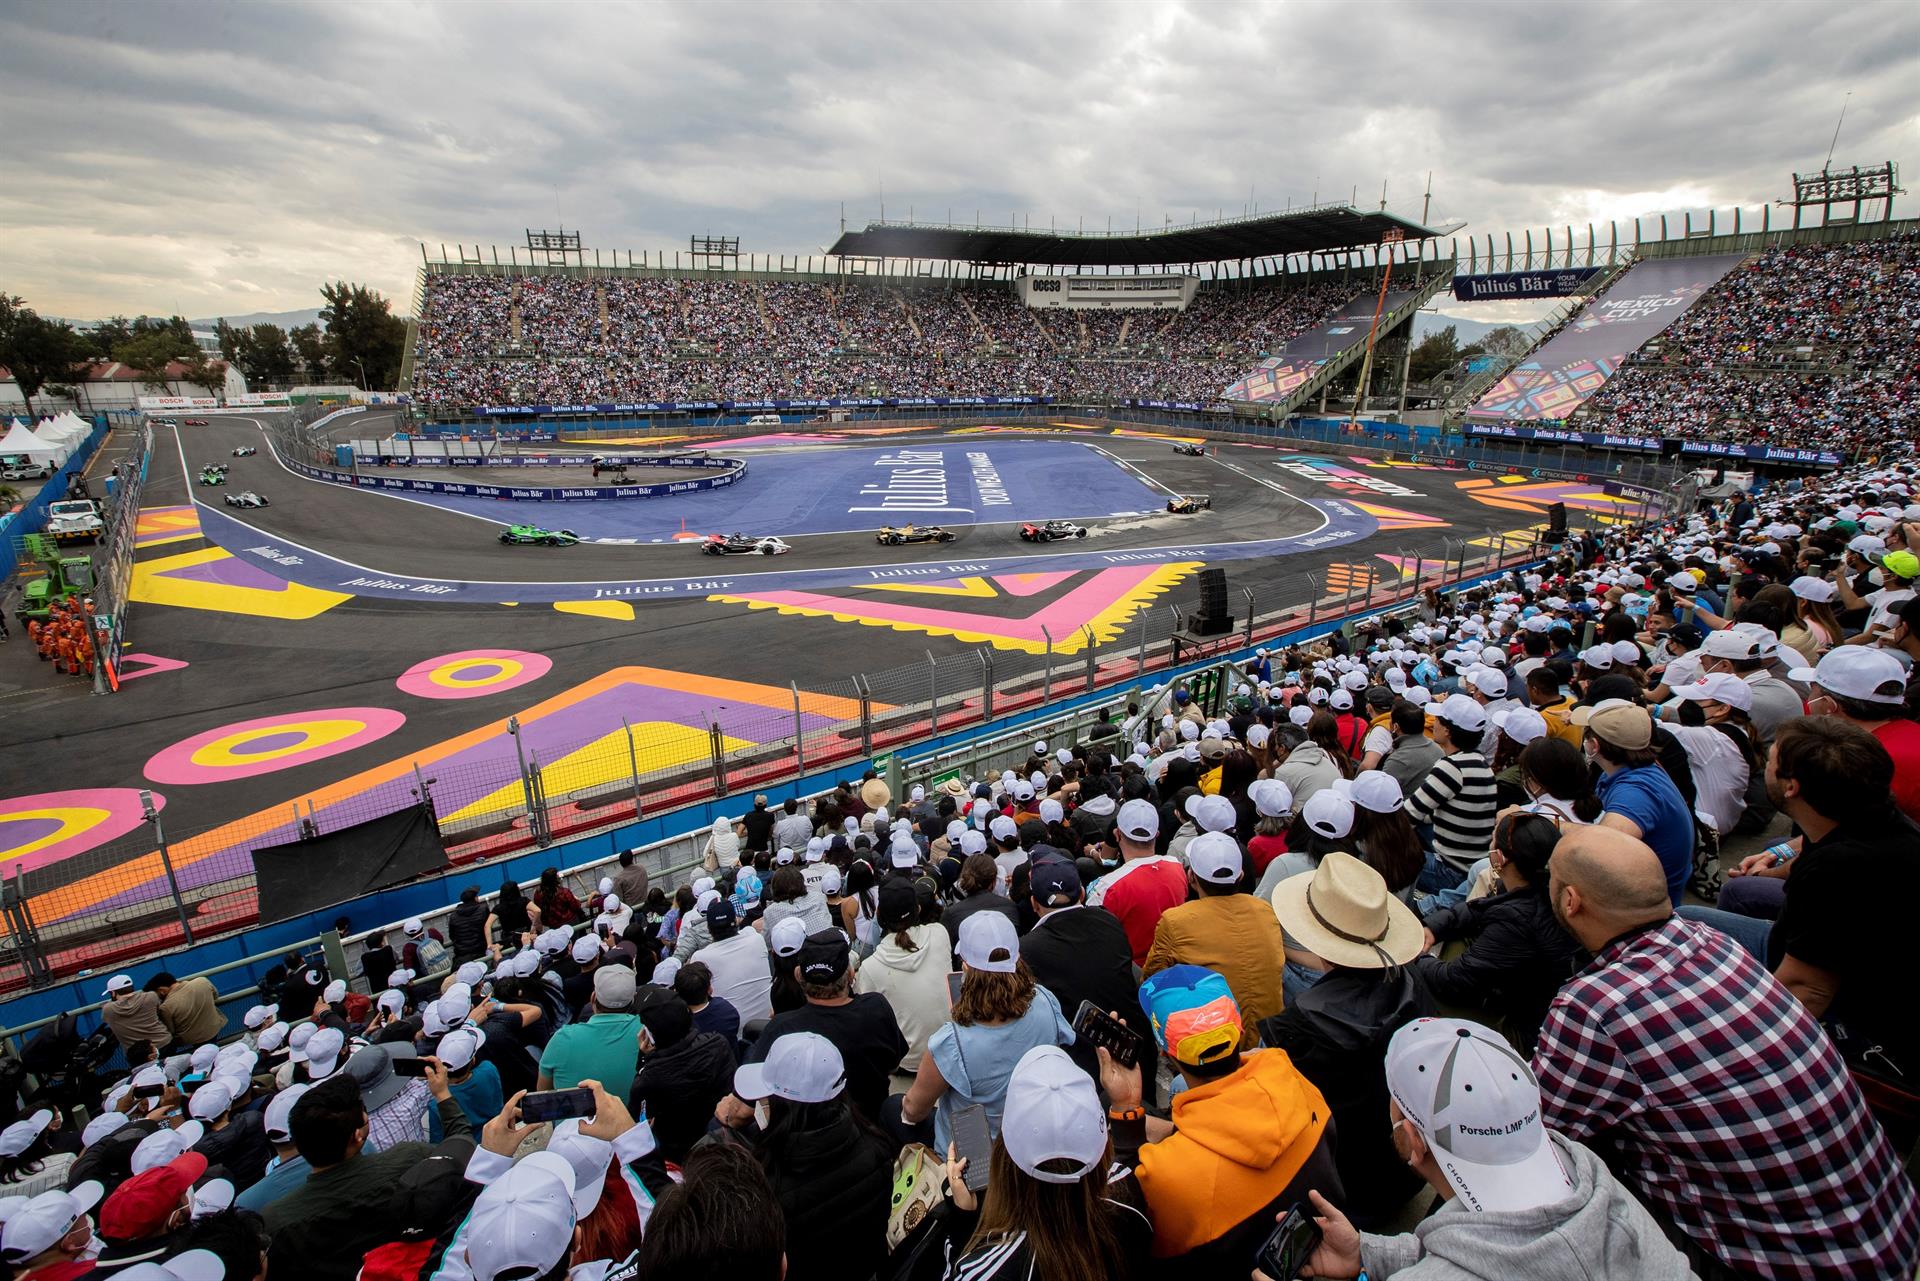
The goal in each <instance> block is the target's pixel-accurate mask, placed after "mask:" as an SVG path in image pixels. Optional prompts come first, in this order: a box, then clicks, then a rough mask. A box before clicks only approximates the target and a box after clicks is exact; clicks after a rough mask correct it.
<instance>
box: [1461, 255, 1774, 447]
mask: <svg viewBox="0 0 1920 1281" xmlns="http://www.w3.org/2000/svg"><path fill="white" fill-rule="evenodd" d="M1742 257H1743V255H1741V254H1712V255H1707V256H1704V257H1699V258H1654V259H1651V260H1649V261H1647V262H1642V263H1636V264H1635V265H1634V266H1632V267H1630V268H1628V269H1627V274H1626V275H1624V276H1622V277H1620V279H1619V280H1618V281H1616V282H1615V283H1614V286H1613V288H1611V289H1609V290H1608V291H1607V292H1606V294H1605V296H1603V297H1601V298H1599V299H1597V300H1596V301H1594V302H1592V303H1589V304H1588V305H1587V308H1586V310H1584V311H1582V312H1581V313H1580V316H1579V318H1578V319H1577V320H1575V321H1573V322H1572V323H1571V324H1569V325H1568V326H1567V327H1566V328H1565V329H1562V330H1561V331H1560V332H1559V333H1558V334H1556V335H1554V337H1553V339H1552V341H1550V342H1549V343H1547V345H1546V346H1544V347H1542V348H1541V349H1540V350H1539V351H1536V352H1535V353H1533V355H1531V356H1529V357H1528V358H1527V359H1526V360H1523V361H1521V362H1520V364H1519V365H1518V366H1517V367H1515V369H1514V371H1513V372H1512V373H1510V374H1508V375H1507V376H1506V377H1505V378H1502V379H1501V380H1500V381H1499V382H1497V383H1495V384H1494V385H1493V386H1492V388H1490V389H1489V390H1488V391H1487V394H1486V395H1484V396H1482V397H1481V398H1480V401H1479V403H1478V404H1476V405H1474V407H1473V408H1472V409H1470V410H1468V411H1467V414H1468V417H1470V418H1482V419H1485V418H1502V419H1507V420H1509V421H1518V422H1535V421H1539V420H1541V419H1548V420H1559V419H1564V418H1566V417H1567V416H1568V415H1570V414H1572V413H1573V411H1574V410H1576V409H1578V408H1579V407H1580V405H1581V403H1582V402H1584V401H1585V400H1586V399H1587V397H1589V396H1591V395H1593V393H1594V392H1596V391H1599V390H1600V386H1601V384H1603V383H1605V382H1606V381H1607V379H1609V378H1611V377H1613V375H1614V372H1615V371H1616V370H1618V369H1619V368H1620V363H1621V362H1622V361H1623V360H1625V359H1626V358H1627V356H1628V355H1630V354H1631V353H1633V352H1634V351H1636V350H1638V349H1639V348H1640V347H1641V346H1642V345H1643V344H1645V343H1646V341H1647V340H1648V339H1650V338H1652V337H1653V336H1654V335H1656V334H1658V333H1659V332H1660V331H1661V330H1663V329H1665V328H1666V327H1667V326H1668V325H1670V324H1672V323H1673V322H1674V321H1675V320H1678V319H1679V318H1680V316H1681V314H1682V313H1684V312H1685V311H1686V310H1687V308H1689V307H1691V306H1693V304H1694V303H1695V302H1696V301H1698V299H1699V298H1700V295H1701V294H1704V293H1706V292H1707V290H1709V289H1711V288H1713V286H1714V285H1715V284H1716V283H1718V282H1719V280H1720V278H1721V277H1722V276H1724V275H1726V274H1727V273H1728V272H1729V271H1732V270H1733V268H1734V267H1735V266H1736V265H1737V264H1738V263H1739V262H1740V260H1741V258H1742Z"/></svg>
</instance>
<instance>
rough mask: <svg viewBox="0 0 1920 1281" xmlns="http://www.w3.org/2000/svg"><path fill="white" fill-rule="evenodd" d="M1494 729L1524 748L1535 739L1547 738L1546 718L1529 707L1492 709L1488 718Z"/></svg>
mask: <svg viewBox="0 0 1920 1281" xmlns="http://www.w3.org/2000/svg"><path fill="white" fill-rule="evenodd" d="M1489 719H1490V720H1492V721H1493V724H1494V728H1496V729H1498V730H1499V731H1500V732H1501V733H1502V734H1505V735H1506V736H1507V737H1508V738H1510V739H1512V740H1513V741H1514V742H1516V743H1518V744H1520V746H1522V747H1525V746H1526V745H1527V744H1528V743H1531V742H1532V741H1533V740H1534V739H1536V738H1545V737H1546V736H1547V718H1546V717H1544V716H1542V715H1541V714H1540V713H1539V712H1536V711H1534V710H1533V709H1532V708H1531V707H1520V706H1517V705H1515V706H1508V707H1500V708H1496V709H1494V713H1493V715H1492V716H1491V717H1490V718H1489Z"/></svg>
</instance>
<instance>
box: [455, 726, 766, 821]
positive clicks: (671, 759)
mask: <svg viewBox="0 0 1920 1281" xmlns="http://www.w3.org/2000/svg"><path fill="white" fill-rule="evenodd" d="M720 741H721V744H722V746H724V747H725V749H726V750H727V751H729V752H734V751H741V750H744V749H746V748H749V747H752V746H753V744H752V743H750V742H748V741H747V740H745V739H738V738H732V737H729V736H726V735H722V736H721V740H720ZM633 742H634V759H635V761H636V762H637V763H638V764H639V767H640V772H641V773H642V774H647V773H650V772H652V771H654V770H664V769H675V768H677V767H679V766H681V765H685V764H687V763H689V762H691V761H704V760H708V759H710V758H711V755H712V751H713V740H712V739H711V738H710V737H709V736H708V733H707V731H705V730H700V729H695V728H694V727H692V726H691V725H681V724H679V723H677V722H674V721H642V722H640V723H639V724H637V725H635V726H634V727H633ZM629 777H630V774H629V764H628V760H627V732H626V731H625V730H624V729H621V730H615V731H614V732H612V733H611V734H607V735H604V736H602V737H600V738H597V739H595V740H594V741H593V742H591V743H588V744H587V745H586V746H585V747H582V748H579V749H578V750H576V751H572V752H569V753H567V754H566V755H565V756H562V757H561V758H560V759H559V760H557V761H554V762H553V763H552V764H550V765H543V766H541V767H540V781H541V783H542V785H543V786H544V787H545V788H546V793H547V797H548V799H549V800H551V801H553V802H555V803H559V802H562V801H563V799H564V798H565V797H567V796H568V795H570V794H571V793H574V792H590V791H597V790H599V789H602V788H605V787H607V786H610V785H612V784H615V783H620V782H624V781H626V780H627V779H628V778H629ZM526 799H527V798H526V793H525V791H524V790H523V789H522V788H521V786H520V784H519V783H517V782H515V783H509V784H507V785H506V786H505V787H501V788H499V789H497V790H495V791H493V792H490V793H488V794H487V795H486V796H483V797H481V798H480V799H479V800H477V801H474V802H473V803H472V804H470V805H465V806H462V807H461V808H460V809H459V810H456V811H455V812H454V813H452V814H449V815H446V816H445V817H444V818H442V819H441V822H443V823H454V822H462V821H465V820H468V819H475V818H484V817H487V816H489V815H493V814H502V813H506V812H507V811H509V810H515V809H518V808H520V807H521V806H522V805H524V804H526Z"/></svg>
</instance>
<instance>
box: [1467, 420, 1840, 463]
mask: <svg viewBox="0 0 1920 1281" xmlns="http://www.w3.org/2000/svg"><path fill="white" fill-rule="evenodd" d="M1464 430H1465V431H1466V433H1467V435H1469V436H1480V437H1492V438H1494V439H1498V440H1530V441H1534V442H1536V443H1540V444H1567V445H1584V446H1586V447H1588V448H1590V449H1641V450H1646V451H1648V452H1650V453H1658V452H1659V451H1660V450H1661V449H1662V448H1665V447H1669V446H1671V447H1675V448H1677V449H1679V451H1680V452H1681V453H1683V454H1704V455H1706V456H1707V457H1710V458H1742V459H1747V460H1750V461H1752V462H1759V463H1805V464H1808V465H1811V466H1817V467H1838V466H1839V465H1840V464H1841V462H1842V461H1843V460H1842V459H1841V457H1840V455H1839V454H1836V453H1834V452H1833V451H1832V450H1828V449H1785V448H1782V447H1780V446H1778V445H1732V444H1726V443H1724V442H1721V441H1717V440H1679V439H1654V438H1652V437H1647V436H1615V435H1612V434H1610V433H1607V432H1598V431H1571V430H1568V429H1567V428H1565V427H1523V426H1520V425H1519V424H1516V423H1468V424H1467V425H1466V427H1465V429H1464Z"/></svg>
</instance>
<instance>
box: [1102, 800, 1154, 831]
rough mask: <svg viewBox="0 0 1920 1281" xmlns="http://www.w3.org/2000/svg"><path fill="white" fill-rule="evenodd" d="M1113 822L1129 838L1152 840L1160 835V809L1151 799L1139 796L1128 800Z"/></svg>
mask: <svg viewBox="0 0 1920 1281" xmlns="http://www.w3.org/2000/svg"><path fill="white" fill-rule="evenodd" d="M1113 822H1114V826H1115V827H1117V828H1119V829H1120V833H1121V835H1123V836H1125V837H1127V838H1128V839H1129V840H1135V841H1150V840H1152V839H1154V838H1155V837H1156V836H1158V835H1160V811H1159V810H1157V809H1155V808H1154V807H1153V803H1152V802H1151V801H1143V800H1140V799H1138V798H1136V799H1134V800H1131V801H1128V802H1127V803H1126V804H1124V805H1122V806H1121V807H1120V813H1119V814H1118V815H1117V816H1116V817H1115V818H1114V821H1113Z"/></svg>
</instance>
